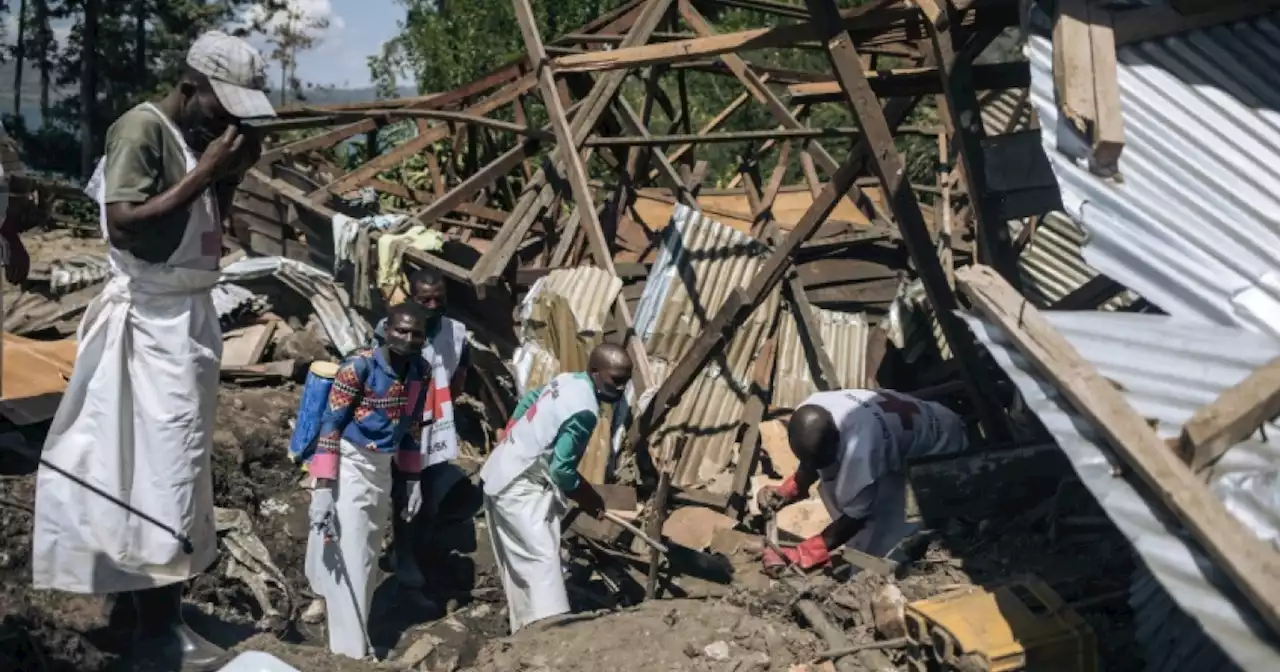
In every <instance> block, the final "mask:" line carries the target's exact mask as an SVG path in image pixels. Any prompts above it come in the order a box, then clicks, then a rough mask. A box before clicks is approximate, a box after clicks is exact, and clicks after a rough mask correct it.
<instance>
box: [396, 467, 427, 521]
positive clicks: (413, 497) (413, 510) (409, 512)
mask: <svg viewBox="0 0 1280 672" xmlns="http://www.w3.org/2000/svg"><path fill="white" fill-rule="evenodd" d="M405 487H406V488H408V489H409V498H408V500H406V501H405V503H404V511H403V512H402V513H401V514H400V516H401V517H402V518H404V520H406V521H410V520H413V517H414V516H416V515H418V510H419V509H421V508H422V484H421V483H420V482H419V481H418V479H416V478H414V479H409V480H406V481H405Z"/></svg>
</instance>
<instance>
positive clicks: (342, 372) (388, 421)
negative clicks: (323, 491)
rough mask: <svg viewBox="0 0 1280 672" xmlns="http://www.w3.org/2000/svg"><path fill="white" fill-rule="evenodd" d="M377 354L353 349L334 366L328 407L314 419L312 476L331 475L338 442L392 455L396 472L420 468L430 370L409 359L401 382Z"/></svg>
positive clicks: (335, 468) (380, 351)
mask: <svg viewBox="0 0 1280 672" xmlns="http://www.w3.org/2000/svg"><path fill="white" fill-rule="evenodd" d="M383 352H384V350H383V349H382V348H376V349H374V348H371V349H366V350H359V351H357V352H355V353H354V354H352V355H351V356H350V357H348V358H347V359H346V361H344V362H343V363H342V366H341V367H339V368H338V373H337V375H336V376H334V379H333V387H332V388H331V389H330V390H329V405H328V407H326V408H325V410H324V414H323V415H322V416H321V417H320V438H319V439H318V440H317V442H316V455H315V458H313V459H312V460H311V466H310V471H311V475H312V476H314V477H316V478H337V473H338V454H339V453H340V452H341V442H342V441H343V440H346V441H348V442H350V443H352V444H354V445H356V446H359V447H360V448H363V449H365V450H372V451H377V452H379V453H391V452H394V453H396V458H395V459H396V465H397V466H398V467H399V468H400V470H401V471H405V472H409V473H417V472H418V471H419V470H420V462H421V453H420V449H419V443H420V442H421V439H422V404H423V402H424V401H425V400H426V394H425V392H426V390H427V383H428V382H430V376H431V373H430V368H429V367H428V366H427V365H426V363H425V362H424V361H422V358H420V357H415V358H413V360H412V361H411V362H410V364H409V370H408V373H407V374H406V375H405V377H404V379H403V380H401V379H400V378H399V376H397V375H396V373H395V371H393V370H392V369H391V365H390V364H389V363H387V360H386V358H385V356H384V355H383Z"/></svg>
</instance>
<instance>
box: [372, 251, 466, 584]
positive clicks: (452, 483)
mask: <svg viewBox="0 0 1280 672" xmlns="http://www.w3.org/2000/svg"><path fill="white" fill-rule="evenodd" d="M409 300H410V301H412V302H413V303H416V304H418V305H419V306H421V307H422V309H423V310H424V311H426V313H427V342H426V345H425V346H423V348H422V358H423V359H424V360H425V361H426V362H427V364H429V365H430V366H431V381H432V382H431V388H430V390H429V391H428V393H427V395H428V396H427V402H426V404H425V405H424V406H423V418H422V473H421V474H411V475H408V476H406V475H403V474H399V473H397V478H396V484H395V488H394V490H393V492H392V505H393V507H394V508H395V515H394V516H393V518H392V523H391V530H392V538H393V543H392V548H393V549H394V553H395V571H396V579H397V580H398V581H400V583H401V584H403V585H404V586H406V587H408V588H421V587H422V586H423V585H425V584H426V578H425V577H424V576H423V575H422V570H421V568H420V567H419V562H418V558H417V557H416V553H415V550H416V549H417V548H418V546H419V543H420V541H421V540H422V538H423V537H424V535H426V534H427V533H429V532H430V530H431V529H432V528H433V527H437V526H438V525H437V524H440V523H444V522H448V521H449V520H453V519H456V518H459V517H466V518H470V517H471V516H474V515H475V513H476V511H475V509H476V508H477V506H476V505H475V504H472V505H471V506H469V507H465V506H464V507H455V506H453V505H452V504H450V505H447V506H444V507H442V506H441V505H442V504H445V503H446V501H447V502H449V503H454V502H460V501H463V500H466V499H468V497H466V495H467V494H469V493H465V492H464V493H454V492H452V491H454V490H455V487H456V488H459V489H462V488H464V484H465V486H470V482H469V481H467V478H466V474H465V473H464V472H463V471H462V470H461V469H459V468H458V467H457V466H456V465H454V464H452V462H453V461H454V460H456V459H457V458H458V430H457V426H456V425H455V424H454V413H453V409H454V400H455V399H457V398H458V397H459V396H461V395H462V390H463V387H464V385H465V384H466V376H467V369H468V368H470V359H471V357H470V351H469V350H468V349H467V328H466V326H464V325H463V324H462V323H461V322H459V321H457V320H454V319H450V318H448V317H445V316H444V313H445V310H446V309H447V308H448V305H449V301H448V291H447V289H446V287H445V282H444V276H443V275H441V274H440V273H439V271H436V270H435V269H430V268H427V269H422V270H420V271H418V272H416V273H414V274H413V275H412V276H411V277H410V278H409ZM385 325H386V320H382V321H381V322H379V323H378V325H377V326H376V327H374V332H373V333H374V340H375V342H378V343H381V342H383V340H384V339H385V336H384V331H383V330H384V329H385ZM410 485H416V486H417V487H408V486H410ZM455 509H457V510H455Z"/></svg>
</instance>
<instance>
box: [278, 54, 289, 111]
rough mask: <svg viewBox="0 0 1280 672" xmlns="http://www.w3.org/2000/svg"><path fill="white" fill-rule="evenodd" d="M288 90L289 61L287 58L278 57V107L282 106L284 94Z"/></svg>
mask: <svg viewBox="0 0 1280 672" xmlns="http://www.w3.org/2000/svg"><path fill="white" fill-rule="evenodd" d="M288 90H289V61H288V59H285V58H282V59H280V107H284V104H285V102H286V100H285V95H286V92H287V91H288Z"/></svg>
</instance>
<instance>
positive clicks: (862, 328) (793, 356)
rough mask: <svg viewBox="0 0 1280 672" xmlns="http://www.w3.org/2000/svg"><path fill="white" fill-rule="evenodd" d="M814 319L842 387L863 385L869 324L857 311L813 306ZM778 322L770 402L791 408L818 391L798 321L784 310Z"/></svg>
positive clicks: (865, 372) (793, 315)
mask: <svg viewBox="0 0 1280 672" xmlns="http://www.w3.org/2000/svg"><path fill="white" fill-rule="evenodd" d="M813 317H814V320H816V321H817V323H818V333H819V334H821V336H822V349H823V350H826V351H827V355H829V356H830V357H831V363H832V364H834V365H835V367H836V374H837V375H839V376H840V387H841V388H842V389H854V388H861V387H866V381H867V339H868V337H869V336H870V334H871V325H869V324H867V319H866V317H864V316H863V315H862V314H861V313H842V312H838V311H835V310H823V309H821V308H815V309H814V311H813ZM779 319H780V320H781V322H780V323H779V324H778V360H777V364H776V366H775V368H774V374H773V405H774V406H781V407H784V408H795V407H796V406H799V405H800V402H802V401H804V400H805V398H806V397H808V396H809V395H811V394H813V393H814V392H817V391H818V388H817V386H816V385H814V382H813V372H812V371H811V370H810V368H809V359H808V357H807V356H806V355H805V350H804V343H803V342H802V341H801V340H800V330H799V324H798V322H797V321H796V316H795V314H794V313H792V311H791V310H784V311H783V312H782V315H781V317H780V318H779Z"/></svg>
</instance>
